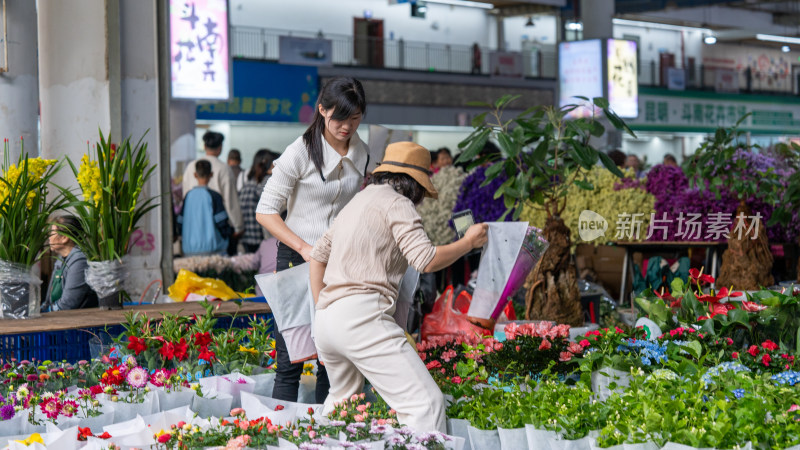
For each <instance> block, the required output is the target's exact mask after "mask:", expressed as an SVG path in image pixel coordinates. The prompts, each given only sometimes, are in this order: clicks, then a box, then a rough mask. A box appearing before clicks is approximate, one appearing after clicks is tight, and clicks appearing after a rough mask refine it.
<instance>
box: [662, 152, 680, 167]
mask: <svg viewBox="0 0 800 450" xmlns="http://www.w3.org/2000/svg"><path fill="white" fill-rule="evenodd" d="M663 164H664V165H665V166H671V167H678V160H677V159H675V157H674V156H672V155H671V154H669V153H667V154H666V155H664V161H663Z"/></svg>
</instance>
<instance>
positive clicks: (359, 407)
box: [356, 405, 367, 413]
mask: <svg viewBox="0 0 800 450" xmlns="http://www.w3.org/2000/svg"><path fill="white" fill-rule="evenodd" d="M356 410H357V411H358V412H361V413H363V412H364V411H366V410H367V405H358V406H356Z"/></svg>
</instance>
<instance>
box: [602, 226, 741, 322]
mask: <svg viewBox="0 0 800 450" xmlns="http://www.w3.org/2000/svg"><path fill="white" fill-rule="evenodd" d="M614 244H615V245H618V246H619V247H622V248H624V249H625V258H624V259H623V261H622V285H621V287H620V289H619V304H620V306H622V304H623V303H624V301H625V294H627V289H626V283H627V282H628V277H629V276H630V277H631V280H633V254H634V253H635V252H642V253H647V254H654V253H665V252H680V253H682V252H684V251H687V250H689V249H691V248H705V249H706V264H705V267H710V268H711V271H710V272H709V271H706V273H708V274H709V275H711V276H713V277H715V278H716V276H717V268H718V267H719V257H720V254H721V253H722V250H723V249H724V248H725V247H727V246H728V243H727V242H725V241H722V242H679V241H663V242H659V241H646V242H626V241H617V242H614ZM712 287H714V286H713V285H712ZM631 308H633V301H631Z"/></svg>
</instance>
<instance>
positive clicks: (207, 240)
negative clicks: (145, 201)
mask: <svg viewBox="0 0 800 450" xmlns="http://www.w3.org/2000/svg"><path fill="white" fill-rule="evenodd" d="M194 167H195V173H194V176H195V179H196V180H197V186H195V187H194V188H192V190H190V191H189V192H187V193H186V198H185V199H184V200H183V208H182V209H181V212H180V214H178V219H177V220H176V227H175V233H176V234H178V235H180V236H182V239H181V248H182V249H183V254H184V255H210V254H220V253H222V254H224V253H226V251H227V249H228V239H229V238H230V236H231V235H232V234H233V228H231V226H230V224H229V223H228V214H227V213H226V212H225V207H224V206H223V204H222V196H221V195H219V193H218V192H216V191H213V190H211V189H209V188H208V185H209V181H210V180H211V179H212V178H213V177H214V173H213V172H212V171H211V163H209V162H208V161H205V160H200V161H197V164H195V166H194Z"/></svg>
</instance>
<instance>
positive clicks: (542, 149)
mask: <svg viewBox="0 0 800 450" xmlns="http://www.w3.org/2000/svg"><path fill="white" fill-rule="evenodd" d="M517 98H518V96H511V95H506V96H504V97H501V98H500V99H498V100H497V101H496V102H495V103H494V104H493V105H490V104H487V103H475V104H474V105H477V106H483V107H485V108H488V109H489V110H490V111H488V112H484V113H482V114H479V115H478V116H476V117H475V119H473V121H472V126H473V127H474V128H475V130H474V131H473V132H472V134H470V135H469V136H468V137H467V138H466V139H465V140H464V141H463V142H461V143H459V144H458V146H459V148H461V149H462V150H463V151H462V152H461V154H460V155H459V157H458V161H459V162H468V163H470V164H469V165H470V167H475V166H478V165H482V164H486V163H492V162H494V164H493V165H492V166H491V167H489V168H488V169H486V181H485V182H484V185H486V184H489V183H490V182H491V181H492V180H494V179H495V178H497V177H499V176H501V174H505V175H506V176H507V177H508V179H507V181H506V182H504V183H503V184H502V185H501V186H500V188H499V189H498V190H497V192H496V193H495V196H496V197H501V196H502V197H503V201H504V202H505V206H506V208H507V209H506V213H505V215H504V217H505V216H506V215H508V214H510V213H512V212H513V218H514V220H517V219H518V218H519V215H520V213H521V212H522V206H523V204H525V203H526V202H530V203H531V204H533V205H534V207H536V208H542V209H544V211H545V213H546V215H547V220H546V222H545V227H544V237H545V239H546V240H547V242H549V243H550V246H549V247H548V249H547V251H546V252H545V253H544V255H543V257H542V259H541V260H540V261H539V263H538V264H537V265H536V266H535V268H534V270H533V271H532V272H531V275H530V276H529V278H528V282H529V283H531V285H532V288H531V289H530V290H529V291H528V294H527V296H526V301H525V303H526V304H525V316H526V318H528V319H540V320H552V321H554V322H556V323H565V324H569V325H572V326H582V325H583V311H582V309H581V305H580V296H579V292H578V285H577V273H576V270H575V265H574V262H573V261H572V258H571V257H570V247H571V244H572V242H571V238H570V234H571V233H570V229H569V228H568V227H567V226H566V225H565V223H564V220H563V219H562V213H563V211H564V208H565V207H566V202H567V192H568V190H569V187H570V186H571V185H573V184H574V185H577V186H578V187H580V188H582V189H586V190H591V189H593V186H592V184H591V183H589V182H588V181H587V180H586V173H587V172H588V171H589V170H590V169H591V168H592V167H593V166H594V165H595V164H597V162H598V161H600V162H602V164H603V165H604V166H605V167H606V168H608V170H610V171H611V172H613V173H614V174H615V175H616V176H618V177H622V172H621V171H620V170H619V169H618V168H617V166H616V165H615V164H614V162H613V161H612V160H611V158H609V157H608V155H606V154H605V153H603V152H601V151H598V150H597V149H596V148H595V147H593V146H592V144H591V139H592V138H593V137H595V138H596V137H601V136H603V134H604V133H605V131H606V130H605V126H604V125H603V123H601V122H600V117H599V115H595V114H592V115H590V116H589V117H585V118H578V119H568V118H567V114H568V113H570V112H571V111H573V110H575V109H576V108H578V105H569V106H565V107H562V108H556V107H553V106H546V107H534V108H530V109H528V110H527V111H524V112H523V113H521V114H520V115H518V116H516V117H513V118H510V119H506V118H505V117H504V111H505V109H506V108H507V107H508V105H509V104H510V103H511V102H513V101H514V100H515V99H517ZM583 100H585V101H588V99H585V98H584V99H583ZM591 103H592V105H593V111H602V112H603V114H604V115H605V117H606V118H607V119H608V121H609V122H610V123H611V124H612V125H613V126H614V127H615V128H617V129H620V130H625V131H626V132H628V133H630V134H631V135H632V136H634V134H633V132H632V131H631V130H630V128H628V126H627V125H625V123H624V122H623V121H622V119H620V118H619V116H617V115H616V114H615V113H614V112H613V111H611V109H610V108H609V105H608V100H606V99H603V98H595V99H594V100H593V101H592V102H591ZM487 117H489V120H487ZM490 138H491V139H494V140H496V141H497V143H498V146H499V148H500V151H501V155H482V156H479V153H480V152H481V150H482V149H483V147H484V145H485V144H486V141H488V140H489V139H490ZM580 169H584V170H580Z"/></svg>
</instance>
